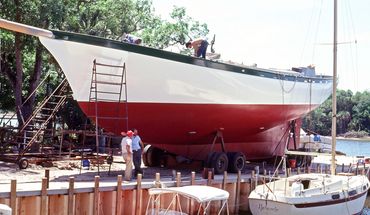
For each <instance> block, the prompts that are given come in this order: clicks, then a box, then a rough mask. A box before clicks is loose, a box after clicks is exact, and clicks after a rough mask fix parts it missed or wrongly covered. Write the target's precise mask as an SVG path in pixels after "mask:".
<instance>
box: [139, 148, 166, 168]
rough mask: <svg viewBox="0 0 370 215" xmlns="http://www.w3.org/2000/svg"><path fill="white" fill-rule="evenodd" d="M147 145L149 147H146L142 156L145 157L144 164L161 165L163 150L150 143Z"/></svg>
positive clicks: (149, 165) (150, 165)
mask: <svg viewBox="0 0 370 215" xmlns="http://www.w3.org/2000/svg"><path fill="white" fill-rule="evenodd" d="M148 146H149V147H148V148H147V150H146V153H145V156H144V157H146V158H145V159H146V162H147V164H145V165H146V166H148V167H155V166H159V165H161V160H162V156H163V154H164V153H163V151H162V150H161V149H159V148H157V147H154V146H150V145H148ZM144 151H145V149H144Z"/></svg>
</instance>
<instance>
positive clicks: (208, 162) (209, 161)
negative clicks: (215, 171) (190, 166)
mask: <svg viewBox="0 0 370 215" xmlns="http://www.w3.org/2000/svg"><path fill="white" fill-rule="evenodd" d="M216 153H217V152H211V153H209V154H208V156H207V158H206V160H205V161H204V167H207V168H212V167H213V165H212V160H213V157H214V156H215V154H216Z"/></svg>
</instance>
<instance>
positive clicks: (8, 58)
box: [0, 0, 209, 116]
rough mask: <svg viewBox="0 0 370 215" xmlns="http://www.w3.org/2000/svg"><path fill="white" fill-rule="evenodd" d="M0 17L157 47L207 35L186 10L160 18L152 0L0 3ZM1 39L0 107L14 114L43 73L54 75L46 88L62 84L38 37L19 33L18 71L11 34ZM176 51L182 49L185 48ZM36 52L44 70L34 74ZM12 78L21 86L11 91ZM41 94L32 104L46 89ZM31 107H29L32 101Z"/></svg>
mask: <svg viewBox="0 0 370 215" xmlns="http://www.w3.org/2000/svg"><path fill="white" fill-rule="evenodd" d="M0 14H1V18H4V19H8V20H11V21H16V22H21V23H24V24H27V25H31V26H35V27H39V28H44V29H58V30H64V31H71V32H76V33H83V34H90V35H95V36H99V37H104V38H110V39H119V38H120V37H121V36H122V35H123V33H130V34H134V35H137V36H141V37H142V38H143V41H144V44H145V45H147V46H151V47H155V48H160V49H164V48H166V47H168V46H172V45H175V44H181V45H183V44H184V43H185V42H187V41H188V40H189V39H191V38H192V39H194V38H198V37H205V36H206V35H207V34H208V32H209V30H208V28H207V25H206V24H202V23H199V22H198V21H195V20H193V19H192V18H191V17H189V16H188V15H187V14H186V11H185V9H184V8H178V7H175V8H174V9H173V11H172V13H171V14H170V17H171V20H169V21H167V20H162V19H161V18H160V17H159V16H157V15H155V14H154V9H153V7H152V2H151V0H93V1H82V0H69V1H65V0H22V1H21V0H2V1H1V2H0ZM0 37H1V50H0V55H1V58H0V63H1V70H0V81H1V82H0V89H1V92H0V109H3V110H13V111H14V107H15V105H14V104H15V103H16V102H17V100H18V103H19V104H20V103H22V101H24V99H25V98H26V97H27V96H28V95H29V94H30V93H31V91H32V88H34V86H35V83H36V85H37V83H38V82H39V81H40V79H41V80H42V79H43V77H44V76H45V75H46V73H47V72H49V71H53V75H52V76H53V78H50V80H49V82H50V83H49V84H48V86H56V85H57V83H58V82H60V77H59V76H58V75H57V74H58V73H60V69H59V67H58V65H57V63H56V62H55V60H54V59H53V57H52V56H51V55H49V54H48V52H47V51H46V50H45V49H44V48H41V50H38V49H37V47H40V46H41V45H40V42H39V41H38V39H37V38H35V37H31V36H26V35H21V36H20V39H19V40H18V44H19V45H20V46H19V47H20V48H19V49H20V51H21V57H20V60H21V62H22V63H21V65H18V67H17V66H16V55H15V47H16V46H15V34H14V33H13V32H9V31H6V30H0ZM180 51H184V46H181V49H180ZM40 53H43V54H42V58H41V61H42V68H41V70H37V71H36V70H35V62H36V61H37V60H36V58H37V54H40ZM38 59H40V58H38ZM4 65H5V66H4ZM19 67H21V68H19ZM17 68H18V69H20V70H21V71H22V73H21V75H18V74H17V73H16V69H17ZM40 76H41V78H40ZM16 80H18V81H20V82H21V83H22V86H20V88H15V83H16ZM17 91H18V93H17ZM19 91H20V93H19ZM39 91H40V92H38V96H37V97H36V102H37V100H39V99H41V98H42V97H43V96H44V95H45V94H46V91H47V90H46V89H40V90H39ZM19 97H21V98H19ZM19 101H20V102H19ZM74 105H76V104H75V103H73V102H69V103H68V108H69V109H70V110H71V109H73V108H72V106H74ZM29 106H30V107H32V106H33V103H32V104H29ZM67 115H68V114H65V116H67ZM77 115H81V114H77Z"/></svg>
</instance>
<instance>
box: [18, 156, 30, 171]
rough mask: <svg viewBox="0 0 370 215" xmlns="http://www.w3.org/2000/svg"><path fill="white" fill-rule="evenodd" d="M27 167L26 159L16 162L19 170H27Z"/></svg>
mask: <svg viewBox="0 0 370 215" xmlns="http://www.w3.org/2000/svg"><path fill="white" fill-rule="evenodd" d="M28 165H29V162H28V160H27V158H21V159H20V160H19V161H18V166H19V169H27V167H28Z"/></svg>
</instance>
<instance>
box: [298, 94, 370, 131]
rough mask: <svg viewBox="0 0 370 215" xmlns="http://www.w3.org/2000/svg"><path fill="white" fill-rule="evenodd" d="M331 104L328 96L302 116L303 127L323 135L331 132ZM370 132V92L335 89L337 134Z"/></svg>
mask: <svg viewBox="0 0 370 215" xmlns="http://www.w3.org/2000/svg"><path fill="white" fill-rule="evenodd" d="M331 104H332V98H331V97H329V98H328V99H327V100H326V101H325V102H324V103H323V104H321V106H320V107H318V108H317V109H316V110H314V111H313V112H311V113H309V115H308V116H307V117H305V118H303V127H304V128H306V129H309V130H313V131H315V132H317V133H320V134H323V135H330V133H331V116H332V113H331ZM348 132H351V133H354V134H355V133H356V132H360V133H361V134H362V133H369V132H370V92H368V91H365V92H363V93H361V92H357V93H356V94H355V95H353V93H352V92H351V91H350V90H347V91H344V90H337V134H346V133H348Z"/></svg>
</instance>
